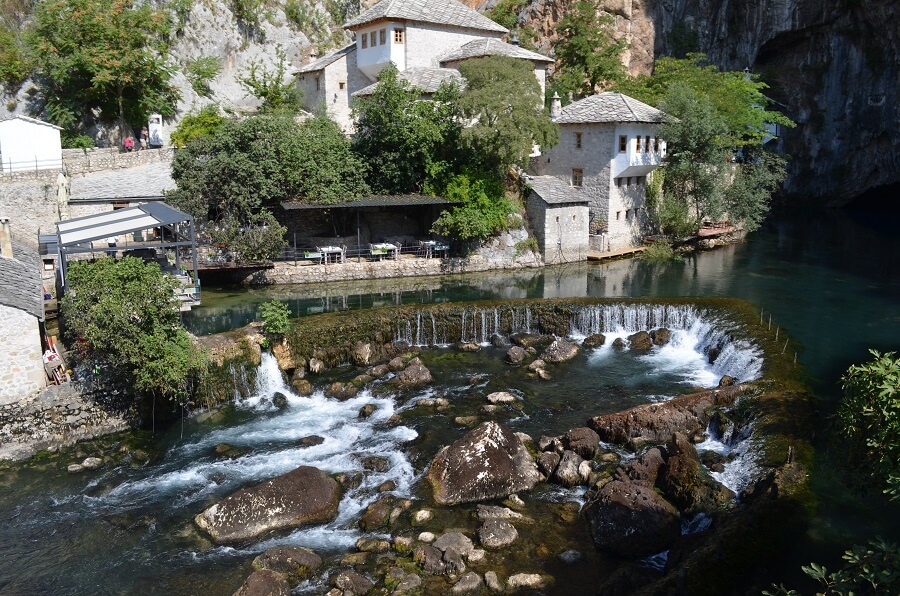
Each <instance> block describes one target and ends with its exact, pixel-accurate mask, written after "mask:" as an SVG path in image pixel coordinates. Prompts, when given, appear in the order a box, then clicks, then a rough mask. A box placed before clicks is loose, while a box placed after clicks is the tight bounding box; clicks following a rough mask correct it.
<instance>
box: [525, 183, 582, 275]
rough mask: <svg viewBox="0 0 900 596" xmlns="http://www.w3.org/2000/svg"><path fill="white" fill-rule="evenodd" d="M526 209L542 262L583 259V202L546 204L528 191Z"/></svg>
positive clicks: (552, 262) (555, 262) (563, 261)
mask: <svg viewBox="0 0 900 596" xmlns="http://www.w3.org/2000/svg"><path fill="white" fill-rule="evenodd" d="M526 210H527V212H528V219H529V222H530V223H531V229H532V230H533V231H534V236H535V239H536V240H537V243H538V247H539V248H540V254H541V257H542V258H543V260H544V262H545V263H546V264H548V265H553V264H557V263H571V262H574V261H584V260H587V251H588V209H586V208H585V205H584V204H583V203H562V204H550V203H547V202H546V201H544V199H542V198H541V197H539V196H538V195H537V193H535V192H531V193H529V196H528V200H527V202H526Z"/></svg>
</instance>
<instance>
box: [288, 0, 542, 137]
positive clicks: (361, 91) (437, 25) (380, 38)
mask: <svg viewBox="0 0 900 596" xmlns="http://www.w3.org/2000/svg"><path fill="white" fill-rule="evenodd" d="M344 28H345V29H348V30H350V31H352V32H353V33H354V34H355V40H354V42H353V43H352V44H350V45H348V46H346V47H343V48H341V49H339V50H337V51H335V52H332V53H331V54H328V55H327V56H324V57H322V58H319V59H318V60H315V61H313V62H311V63H310V64H307V65H305V66H303V67H302V68H300V69H299V70H298V71H297V72H296V73H294V74H295V76H296V77H297V85H298V86H299V87H300V90H301V91H302V92H303V100H304V107H305V108H306V109H307V110H308V111H311V112H318V111H322V110H323V109H324V111H325V113H327V114H328V116H329V117H330V118H332V119H333V120H335V121H336V122H337V123H338V124H340V125H341V127H342V128H343V129H344V130H345V131H347V132H351V131H352V129H353V121H352V118H351V113H350V112H351V108H352V97H353V96H354V95H357V96H359V95H367V94H369V93H371V92H372V91H373V90H374V84H375V83H377V81H378V73H380V72H381V69H382V68H384V67H385V66H387V65H388V64H389V63H391V62H393V63H394V65H395V66H396V67H397V70H398V71H400V77H401V78H402V79H404V80H407V81H409V82H410V83H411V84H412V85H413V86H415V87H417V88H418V89H420V90H422V92H423V95H425V96H428V95H430V94H431V93H434V92H435V91H437V89H438V87H439V86H440V84H441V83H442V82H443V81H445V80H449V79H458V78H459V73H458V71H457V69H458V68H459V65H460V64H461V63H462V62H464V61H465V60H469V59H472V58H480V57H484V56H510V57H513V58H519V59H522V60H528V61H530V62H532V64H533V68H534V72H535V76H536V77H537V79H538V82H539V83H540V84H541V93H542V95H543V90H544V85H545V81H546V69H547V67H548V65H550V64H551V63H552V62H553V60H551V59H550V58H548V57H546V56H542V55H540V54H537V53H535V52H531V51H529V50H526V49H524V48H520V47H518V46H517V45H513V44H508V43H505V42H503V41H502V38H503V37H504V36H505V35H506V34H507V33H509V31H508V30H507V29H506V28H505V27H502V26H500V25H498V24H497V23H495V22H494V21H492V20H490V19H489V18H487V17H485V16H484V15H482V14H480V13H479V12H478V11H476V10H474V9H472V8H469V7H468V6H466V5H464V4H461V3H459V2H456V0H382V2H379V3H378V4H376V5H374V6H373V7H371V8H369V9H368V10H365V11H363V12H362V13H361V14H360V15H359V16H357V17H356V18H354V19H351V20H350V21H348V22H347V23H345V24H344Z"/></svg>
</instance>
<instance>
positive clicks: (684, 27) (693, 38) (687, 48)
mask: <svg viewBox="0 0 900 596" xmlns="http://www.w3.org/2000/svg"><path fill="white" fill-rule="evenodd" d="M669 47H670V48H671V50H672V56H674V57H675V58H686V57H687V56H688V54H692V53H694V52H697V51H698V49H699V48H700V36H699V35H697V32H696V31H694V30H693V29H691V27H690V25H688V24H687V23H685V22H684V21H676V22H675V23H674V24H673V25H672V30H671V31H670V32H669Z"/></svg>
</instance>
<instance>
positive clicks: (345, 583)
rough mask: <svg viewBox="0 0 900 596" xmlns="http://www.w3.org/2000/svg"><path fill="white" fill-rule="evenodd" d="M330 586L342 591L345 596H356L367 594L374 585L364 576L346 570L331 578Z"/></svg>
mask: <svg viewBox="0 0 900 596" xmlns="http://www.w3.org/2000/svg"><path fill="white" fill-rule="evenodd" d="M331 585H333V586H334V587H335V588H337V589H339V590H342V591H343V593H344V595H345V596H358V595H360V594H368V593H369V592H370V591H371V590H372V587H373V586H374V585H375V584H374V583H373V582H372V580H370V579H369V578H368V577H366V576H365V575H362V574H359V573H357V572H355V571H352V570H346V571H341V572H340V573H338V574H337V575H335V576H333V577H332V578H331Z"/></svg>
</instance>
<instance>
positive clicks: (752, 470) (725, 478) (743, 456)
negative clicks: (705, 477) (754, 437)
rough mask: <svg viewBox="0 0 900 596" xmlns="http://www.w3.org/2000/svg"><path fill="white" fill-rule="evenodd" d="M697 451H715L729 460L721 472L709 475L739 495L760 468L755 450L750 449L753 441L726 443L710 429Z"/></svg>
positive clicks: (747, 439)
mask: <svg viewBox="0 0 900 596" xmlns="http://www.w3.org/2000/svg"><path fill="white" fill-rule="evenodd" d="M695 447H696V448H697V451H698V452H700V451H714V452H716V453H719V454H721V455H724V456H726V457H727V458H728V461H726V462H725V463H724V464H723V466H724V469H723V471H721V472H713V471H709V475H710V476H712V477H713V478H715V479H716V480H717V481H719V482H721V483H722V484H723V485H725V486H726V487H728V488H729V489H731V490H732V491H734V493H735V494H736V495H739V494H740V493H741V491H742V490H744V489H745V488H747V486H749V485H750V483H751V482H752V481H753V478H754V477H755V475H756V473H757V472H758V471H759V466H758V465H757V463H756V455H755V454H754V450H752V449H750V447H751V439H750V437H745V438H742V439H740V440H739V441H738V442H737V443H736V444H734V445H729V444H727V443H724V442H723V441H722V440H721V438H720V437H715V436H714V433H713V432H711V429H710V428H707V439H706V440H705V441H703V442H702V443H698V444H697V445H696V446H695Z"/></svg>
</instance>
